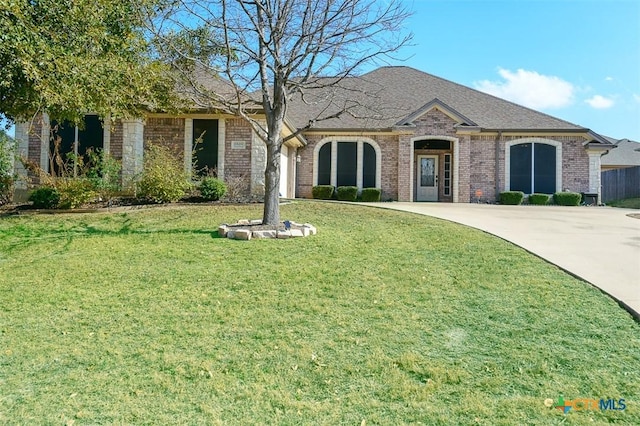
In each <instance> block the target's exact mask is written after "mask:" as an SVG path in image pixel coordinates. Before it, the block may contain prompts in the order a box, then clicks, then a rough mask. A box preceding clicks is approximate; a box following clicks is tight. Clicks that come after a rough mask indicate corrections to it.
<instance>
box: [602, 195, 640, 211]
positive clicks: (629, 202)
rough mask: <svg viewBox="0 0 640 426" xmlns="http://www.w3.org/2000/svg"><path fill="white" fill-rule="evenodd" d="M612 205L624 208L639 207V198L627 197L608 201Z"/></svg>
mask: <svg viewBox="0 0 640 426" xmlns="http://www.w3.org/2000/svg"><path fill="white" fill-rule="evenodd" d="M608 205H610V206H612V207H622V208H625V209H640V198H627V199H624V200H617V201H612V202H610V203H608Z"/></svg>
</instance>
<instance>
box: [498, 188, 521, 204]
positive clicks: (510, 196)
mask: <svg viewBox="0 0 640 426" xmlns="http://www.w3.org/2000/svg"><path fill="white" fill-rule="evenodd" d="M522 200H524V192H522V191H505V192H501V193H500V204H507V205H510V206H517V205H518V204H522Z"/></svg>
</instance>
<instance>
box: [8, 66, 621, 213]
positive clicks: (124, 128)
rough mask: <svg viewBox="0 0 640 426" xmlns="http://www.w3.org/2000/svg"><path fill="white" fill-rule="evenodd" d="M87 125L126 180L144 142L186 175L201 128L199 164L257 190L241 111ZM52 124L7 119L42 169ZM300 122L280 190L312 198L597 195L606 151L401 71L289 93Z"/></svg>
mask: <svg viewBox="0 0 640 426" xmlns="http://www.w3.org/2000/svg"><path fill="white" fill-rule="evenodd" d="M345 106H346V111H345V113H343V114H335V115H336V117H334V118H331V119H328V120H316V119H317V118H318V117H319V116H320V115H321V113H322V114H326V115H333V114H332V113H333V112H336V113H337V112H338V111H340V110H342V109H345ZM87 120H88V121H90V122H92V123H93V124H92V125H90V123H89V122H87V126H86V130H85V132H88V131H89V129H93V135H84V139H85V140H88V139H91V140H93V142H91V144H92V145H93V146H97V147H101V148H103V149H104V150H105V151H107V152H109V153H110V154H111V155H112V156H113V157H115V158H116V159H119V160H121V161H122V169H123V182H124V183H125V184H126V182H128V181H130V180H131V179H132V178H133V176H134V175H135V174H136V173H138V172H139V171H140V169H141V166H142V156H143V152H144V146H145V144H148V143H150V142H154V143H163V144H167V145H170V146H171V147H173V149H174V151H176V152H177V153H179V155H181V156H182V157H183V158H184V165H185V169H187V170H189V169H190V168H191V167H192V160H193V158H192V155H193V154H192V146H193V143H194V140H195V139H196V138H197V137H198V136H200V135H202V134H203V133H204V135H205V136H204V138H203V146H202V151H201V152H199V153H197V154H196V155H199V156H200V157H202V158H200V157H198V165H199V166H206V167H209V168H215V169H216V170H217V173H218V176H219V177H221V178H223V179H230V178H232V177H244V178H245V179H246V181H247V191H250V192H251V193H252V194H255V195H260V194H261V193H263V191H264V184H263V182H264V168H265V161H266V158H265V152H266V148H265V146H264V144H263V142H262V141H261V140H260V138H259V137H258V136H257V135H256V134H255V132H254V131H253V130H252V128H251V126H250V125H249V123H248V122H246V121H245V120H243V119H241V118H238V117H235V116H231V115H226V114H210V113H206V112H204V111H195V112H193V113H187V114H183V115H179V116H170V115H168V114H149V115H148V116H146V117H145V118H144V119H140V120H128V121H121V120H117V121H114V122H110V121H109V120H105V122H104V123H98V122H97V117H95V116H90V115H89V116H87ZM96 123H97V124H98V126H97V127H96V125H95V124H96ZM50 128H51V123H49V121H48V120H47V117H46V115H45V116H43V117H39V118H38V119H37V120H35V121H34V122H32V123H19V124H18V125H17V126H16V139H17V140H18V143H19V149H20V151H21V152H22V154H23V155H26V156H28V158H29V159H31V160H32V161H35V162H37V163H38V164H40V165H41V167H42V168H43V169H45V170H47V169H48V167H49V166H48V162H49V161H48V155H49V154H48V153H49V150H50V146H49V144H50V141H49V139H50V138H49V130H50ZM303 128H306V130H304V131H303V132H302V133H300V135H298V137H295V138H292V139H289V140H288V141H287V143H286V144H285V146H283V150H282V157H281V160H282V166H281V186H280V194H281V196H283V197H303V198H309V197H311V189H312V187H313V186H314V185H319V184H330V185H334V186H346V185H354V186H357V187H359V188H366V187H377V188H381V189H382V194H383V195H382V197H383V199H392V200H399V201H441V202H476V201H488V202H492V201H495V200H496V198H497V195H498V194H499V193H500V192H502V191H505V190H522V191H523V192H525V193H527V194H530V193H534V192H542V193H553V192H556V191H563V190H570V191H574V192H584V193H594V194H595V193H597V194H600V169H601V161H600V158H601V156H602V155H603V154H604V153H606V152H607V151H608V150H609V149H611V148H612V146H613V145H612V144H611V142H610V141H609V140H608V139H606V138H604V137H602V136H600V135H598V134H596V133H594V132H593V131H591V130H589V129H587V128H584V127H581V126H577V125H575V124H572V123H569V122H566V121H563V120H560V119H558V118H555V117H552V116H550V115H547V114H543V113H540V112H537V111H533V110H531V109H528V108H525V107H523V106H520V105H517V104H514V103H511V102H508V101H505V100H502V99H499V98H496V97H494V96H491V95H488V94H486V93H482V92H479V91H477V90H474V89H471V88H468V87H465V86H462V85H459V84H456V83H453V82H450V81H447V80H444V79H442V78H439V77H435V76H433V75H430V74H427V73H424V72H422V71H419V70H416V69H413V68H409V67H403V66H401V67H381V68H378V69H376V70H374V71H371V72H369V73H367V74H364V75H362V76H359V77H353V78H349V79H345V80H343V81H342V82H341V83H340V86H339V87H332V88H326V89H322V90H320V89H319V90H316V91H315V92H311V93H308V94H307V96H305V100H304V102H303V101H302V100H301V99H299V98H294V99H291V100H290V103H289V106H288V115H287V123H286V126H285V133H286V134H291V133H292V132H295V131H296V130H297V129H303ZM29 130H30V131H29ZM82 136H83V135H82V131H78V130H75V132H69V134H68V135H67V136H66V139H67V140H69V141H70V145H68V146H69V147H73V146H76V148H75V149H80V150H82V149H83V148H82V144H83V138H82ZM73 141H78V144H75V145H74V144H73ZM84 143H85V144H86V143H87V142H84ZM78 147H81V148H78Z"/></svg>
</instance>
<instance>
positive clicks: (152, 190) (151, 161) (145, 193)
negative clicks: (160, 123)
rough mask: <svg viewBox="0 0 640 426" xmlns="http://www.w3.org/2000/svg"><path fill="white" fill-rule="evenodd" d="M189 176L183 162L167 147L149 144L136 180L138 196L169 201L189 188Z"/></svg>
mask: <svg viewBox="0 0 640 426" xmlns="http://www.w3.org/2000/svg"><path fill="white" fill-rule="evenodd" d="M191 187H192V184H191V176H189V174H187V173H185V171H184V164H183V163H182V161H181V160H180V159H178V158H177V157H176V156H175V155H174V154H173V153H172V152H171V151H170V150H169V148H167V147H164V146H159V145H150V146H149V147H148V148H147V149H146V150H145V153H144V166H143V171H142V174H141V176H140V180H139V181H138V192H137V196H138V197H139V198H144V199H147V200H149V201H152V202H154V203H170V202H172V201H178V200H179V199H180V198H182V197H184V196H185V194H186V193H187V191H188V190H189V189H191Z"/></svg>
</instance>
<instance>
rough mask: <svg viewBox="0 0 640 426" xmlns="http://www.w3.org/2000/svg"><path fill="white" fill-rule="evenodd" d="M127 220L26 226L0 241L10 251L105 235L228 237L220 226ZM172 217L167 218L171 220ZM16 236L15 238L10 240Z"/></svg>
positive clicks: (65, 247) (64, 246)
mask: <svg viewBox="0 0 640 426" xmlns="http://www.w3.org/2000/svg"><path fill="white" fill-rule="evenodd" d="M124 219H125V220H124V221H123V222H122V224H121V225H120V226H119V227H115V228H113V227H111V228H108V227H107V226H108V225H113V224H112V223H111V224H106V225H107V226H100V225H96V224H88V223H86V222H78V223H77V224H75V225H73V226H72V227H70V228H58V229H52V228H46V229H41V230H23V232H16V233H12V234H11V235H9V236H6V238H7V240H9V241H7V243H6V245H5V244H0V247H2V246H4V250H5V251H6V252H7V253H10V252H12V251H14V250H17V249H26V248H28V247H29V246H31V245H32V244H36V243H42V242H58V243H59V244H60V246H61V249H62V251H68V250H69V247H70V245H71V243H72V242H73V241H74V239H75V238H91V237H105V236H125V235H209V236H210V237H211V238H212V239H226V238H223V237H221V236H220V235H219V234H218V230H217V229H216V230H214V231H212V230H207V229H188V228H186V229H185V228H173V229H171V228H169V229H153V225H165V224H163V223H162V222H160V223H155V224H153V225H152V227H148V228H144V227H142V226H140V224H137V226H136V224H135V223H133V222H132V221H131V219H130V218H124ZM169 221H170V220H167V221H164V222H169ZM10 240H13V241H10Z"/></svg>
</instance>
